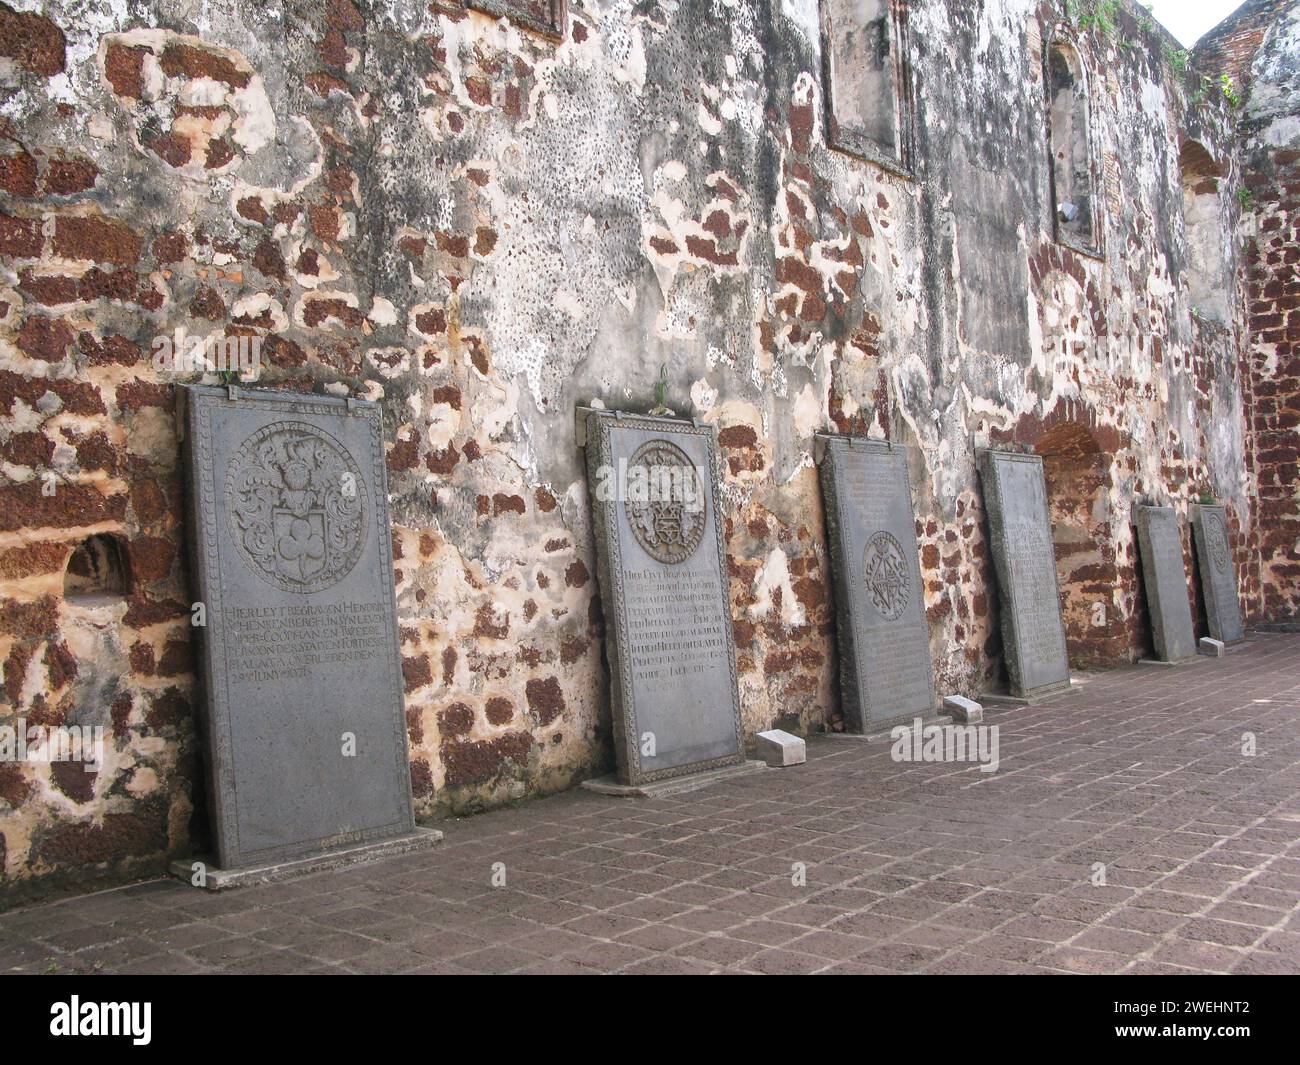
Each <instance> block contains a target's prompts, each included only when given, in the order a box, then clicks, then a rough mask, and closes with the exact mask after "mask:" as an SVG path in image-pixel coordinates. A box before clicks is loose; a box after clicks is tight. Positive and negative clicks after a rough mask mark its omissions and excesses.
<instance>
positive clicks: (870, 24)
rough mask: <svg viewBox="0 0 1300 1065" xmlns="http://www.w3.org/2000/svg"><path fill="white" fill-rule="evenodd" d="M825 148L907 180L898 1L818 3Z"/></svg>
mask: <svg viewBox="0 0 1300 1065" xmlns="http://www.w3.org/2000/svg"><path fill="white" fill-rule="evenodd" d="M820 7H821V29H822V57H823V63H822V77H823V92H824V93H825V98H826V103H825V111H826V142H827V144H828V145H829V146H830V147H831V148H835V149H837V150H839V151H843V152H849V153H850V154H852V155H856V156H860V157H861V158H863V159H866V160H868V161H870V162H873V163H876V164H878V165H880V166H883V167H885V168H886V169H888V170H892V171H893V172H895V173H898V174H901V175H903V176H905V177H910V176H911V173H912V93H911V73H910V72H911V59H910V55H909V53H910V47H909V29H908V4H907V2H906V0H820Z"/></svg>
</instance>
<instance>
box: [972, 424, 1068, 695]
mask: <svg viewBox="0 0 1300 1065" xmlns="http://www.w3.org/2000/svg"><path fill="white" fill-rule="evenodd" d="M1003 462H1019V463H1027V464H1029V465H1032V466H1035V467H1037V469H1038V476H1039V477H1040V478H1041V477H1042V476H1043V472H1042V471H1043V459H1042V456H1041V455H1029V454H1025V453H1024V452H1021V451H996V450H993V449H988V450H985V451H981V452H980V453H979V472H980V482H981V485H982V487H983V493H984V513H985V517H986V519H987V521H988V527H989V548H990V550H991V552H992V554H993V569H994V572H995V573H996V574H997V578H998V596H999V598H1000V600H1001V602H1000V604H999V606H1000V613H1001V615H1002V643H1003V658H1004V660H1005V661H1006V664H1007V676H1008V677H1009V678H1010V681H1011V693H1012V694H1013V695H1016V696H1020V697H1025V698H1036V697H1037V696H1040V695H1047V694H1049V693H1051V692H1057V691H1065V690H1067V689H1068V688H1069V687H1070V658H1069V645H1068V644H1067V643H1066V640H1065V622H1064V621H1063V620H1062V618H1061V580H1060V575H1059V574H1058V573H1057V572H1056V561H1055V558H1053V561H1052V592H1053V594H1054V595H1055V597H1056V598H1055V603H1056V623H1057V625H1059V626H1060V629H1061V650H1062V653H1063V654H1064V655H1065V679H1064V680H1061V681H1053V682H1050V683H1048V684H1040V685H1039V686H1038V687H1036V688H1026V687H1025V685H1024V677H1023V675H1022V673H1021V670H1020V663H1021V662H1022V661H1023V660H1024V641H1023V639H1022V638H1021V632H1020V617H1019V615H1020V611H1019V610H1018V609H1017V606H1018V604H1019V601H1020V598H1021V596H1020V592H1019V589H1018V588H1017V587H1016V585H1015V582H1013V581H1012V580H1011V566H1010V561H1009V556H1008V546H1009V545H1008V544H1007V539H1006V530H1005V529H1004V528H1003V507H1002V471H1001V469H1000V468H999V467H1000V464H1001V463H1003ZM1043 494H1044V499H1045V498H1046V491H1044V493H1043ZM1041 518H1042V522H1043V528H1044V529H1046V531H1047V548H1048V551H1052V519H1051V515H1050V514H1049V513H1048V512H1047V506H1046V503H1044V506H1043V512H1042V515H1041ZM1012 648H1014V649H1015V654H1010V653H1008V652H1009V651H1010V649H1012Z"/></svg>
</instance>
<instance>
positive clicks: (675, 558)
mask: <svg viewBox="0 0 1300 1065" xmlns="http://www.w3.org/2000/svg"><path fill="white" fill-rule="evenodd" d="M638 466H639V467H641V468H643V469H644V470H645V471H646V474H645V477H646V483H648V484H649V485H650V486H651V493H650V496H649V498H648V499H642V500H632V499H630V498H629V499H626V500H625V501H624V504H623V505H624V508H625V509H626V512H627V521H628V524H629V525H630V526H631V528H632V535H633V536H635V537H636V541H637V543H639V544H640V545H641V546H642V547H643V548H644V549H645V552H646V554H648V555H649V556H650V557H651V558H653V559H654V560H655V561H656V562H663V563H666V564H668V565H677V564H678V563H681V562H685V561H686V560H687V559H688V558H690V557H691V555H692V554H694V553H695V549H696V548H697V547H699V546H700V540H701V538H702V537H703V536H704V525H705V512H704V505H703V498H704V497H703V493H702V491H701V488H700V482H699V477H698V476H697V475H696V473H695V467H694V465H693V464H692V463H691V461H690V459H688V458H687V457H686V454H685V453H684V452H683V451H682V450H681V448H679V447H677V446H676V445H675V444H672V443H670V442H669V441H667V440H650V441H647V442H646V443H644V444H642V445H641V446H640V447H639V448H637V450H636V452H635V453H634V454H633V455H632V458H631V460H630V461H629V462H628V474H629V480H630V475H631V472H632V470H633V469H635V468H636V467H638ZM670 471H672V472H673V473H674V475H675V476H678V477H680V478H682V480H683V481H685V480H687V479H689V482H690V489H689V490H687V489H685V487H684V485H683V486H682V488H681V489H680V490H679V491H675V492H671V493H670V492H667V491H663V490H662V486H663V485H666V484H667V483H668V481H669V477H668V474H669V472H670ZM688 499H689V500H699V501H700V505H699V506H697V507H695V508H691V507H689V506H687V505H686V500H688Z"/></svg>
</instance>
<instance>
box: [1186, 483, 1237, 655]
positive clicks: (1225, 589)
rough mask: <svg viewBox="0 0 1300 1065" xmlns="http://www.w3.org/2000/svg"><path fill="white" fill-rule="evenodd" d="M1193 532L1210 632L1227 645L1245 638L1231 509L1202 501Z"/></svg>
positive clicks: (1196, 510)
mask: <svg viewBox="0 0 1300 1065" xmlns="http://www.w3.org/2000/svg"><path fill="white" fill-rule="evenodd" d="M1192 533H1193V537H1194V539H1195V540H1196V560H1197V562H1199V563H1200V571H1201V592H1202V594H1203V595H1204V597H1205V618H1206V620H1207V621H1208V622H1209V625H1210V635H1211V636H1212V637H1214V639H1216V640H1222V641H1223V642H1224V643H1225V644H1230V643H1237V642H1238V641H1240V640H1244V639H1245V638H1246V628H1245V625H1243V624H1242V620H1241V600H1240V599H1238V598H1237V568H1236V566H1234V565H1233V563H1232V545H1231V544H1230V543H1229V542H1228V514H1227V511H1225V510H1224V508H1223V507H1211V506H1205V505H1203V504H1198V505H1197V506H1196V508H1195V510H1194V511H1193V513H1192Z"/></svg>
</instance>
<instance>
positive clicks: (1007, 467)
mask: <svg viewBox="0 0 1300 1065" xmlns="http://www.w3.org/2000/svg"><path fill="white" fill-rule="evenodd" d="M979 469H980V480H981V482H982V483H983V486H984V507H985V510H986V511H987V513H988V523H989V536H990V540H991V544H990V546H991V548H992V554H993V567H994V570H995V572H996V573H997V579H998V595H999V596H1000V598H1001V601H1002V643H1003V648H1004V652H1005V655H1006V663H1007V674H1008V676H1009V677H1010V680H1011V695H1012V696H1013V697H1015V698H1018V699H1027V700H1033V699H1037V698H1040V697H1043V696H1046V695H1051V694H1054V693H1056V692H1062V691H1069V690H1070V662H1069V657H1068V654H1067V652H1066V646H1065V626H1064V624H1063V623H1062V621H1061V596H1060V587H1059V585H1058V584H1057V577H1056V556H1055V553H1054V552H1053V550H1052V523H1051V518H1050V516H1049V515H1048V510H1047V488H1046V485H1045V483H1044V481H1043V460H1042V458H1041V457H1040V456H1038V455H1027V454H1022V453H1020V452H1014V451H981V452H980V454H979Z"/></svg>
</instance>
